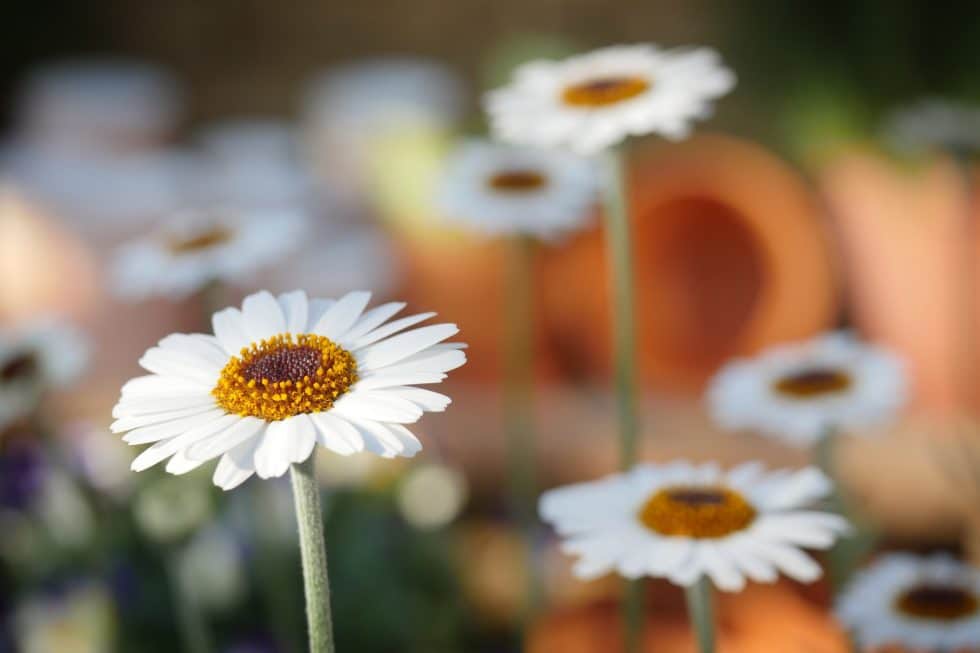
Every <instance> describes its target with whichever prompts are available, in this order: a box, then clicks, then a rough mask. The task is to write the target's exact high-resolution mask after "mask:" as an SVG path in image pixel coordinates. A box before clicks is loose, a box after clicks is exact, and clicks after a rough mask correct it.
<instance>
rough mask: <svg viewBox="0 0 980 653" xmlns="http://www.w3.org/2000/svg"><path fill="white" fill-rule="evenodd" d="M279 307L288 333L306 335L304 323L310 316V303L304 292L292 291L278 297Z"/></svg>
mask: <svg viewBox="0 0 980 653" xmlns="http://www.w3.org/2000/svg"><path fill="white" fill-rule="evenodd" d="M279 307H280V308H282V313H283V316H284V317H285V319H286V331H287V332H288V333H292V334H297V333H306V322H307V320H308V319H309V314H310V302H309V300H308V299H307V298H306V292H304V291H302V290H294V291H293V292H287V293H283V294H281V295H279Z"/></svg>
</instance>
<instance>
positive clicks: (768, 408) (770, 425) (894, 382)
mask: <svg viewBox="0 0 980 653" xmlns="http://www.w3.org/2000/svg"><path fill="white" fill-rule="evenodd" d="M906 386H907V381H906V377H905V371H904V367H903V365H902V363H901V361H900V360H899V359H897V358H896V357H895V356H894V355H892V354H891V353H889V352H888V351H885V350H884V349H881V348H879V347H874V346H870V345H866V344H862V343H860V342H858V341H857V340H856V339H855V338H854V337H852V336H851V335H850V334H847V333H844V332H837V333H830V334H826V335H823V336H820V337H818V338H815V339H813V340H810V341H808V342H804V343H800V344H793V345H782V346H778V347H774V348H771V349H769V350H767V351H765V352H763V353H762V354H760V355H759V356H757V357H755V358H752V359H736V360H734V361H732V362H730V363H728V364H727V365H725V366H724V367H723V368H722V369H721V370H720V371H719V372H718V373H717V374H716V375H715V377H714V379H712V381H711V383H710V385H709V387H708V391H707V401H708V407H709V410H710V411H711V414H712V417H714V419H715V420H716V421H717V422H718V424H719V425H721V426H722V427H723V428H726V429H731V430H743V429H745V430H756V431H759V432H761V433H764V434H766V435H770V436H773V437H777V438H781V439H783V440H785V441H787V442H789V443H791V444H795V445H798V446H807V445H810V444H812V443H814V442H816V441H818V440H820V439H821V438H823V437H824V436H826V435H828V433H829V432H830V431H831V430H837V429H850V428H867V427H870V426H873V425H875V424H877V423H881V422H885V421H887V420H889V419H891V418H892V417H893V416H894V415H895V414H896V413H897V412H898V410H899V409H900V408H901V407H902V405H903V403H904V402H905V398H906V392H907V387H906Z"/></svg>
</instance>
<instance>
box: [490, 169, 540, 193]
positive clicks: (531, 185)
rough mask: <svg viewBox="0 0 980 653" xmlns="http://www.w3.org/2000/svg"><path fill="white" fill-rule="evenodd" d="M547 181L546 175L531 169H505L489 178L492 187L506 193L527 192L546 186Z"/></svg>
mask: <svg viewBox="0 0 980 653" xmlns="http://www.w3.org/2000/svg"><path fill="white" fill-rule="evenodd" d="M547 183H548V180H547V179H546V178H545V176H544V175H542V174H541V173H540V172H538V171H536V170H531V169H521V170H504V171H501V172H498V173H496V174H494V175H493V176H491V177H490V179H488V180H487V185H488V186H490V188H492V189H493V190H496V191H501V192H504V193H526V192H529V191H533V190H538V189H539V188H544V186H545V185H546V184H547Z"/></svg>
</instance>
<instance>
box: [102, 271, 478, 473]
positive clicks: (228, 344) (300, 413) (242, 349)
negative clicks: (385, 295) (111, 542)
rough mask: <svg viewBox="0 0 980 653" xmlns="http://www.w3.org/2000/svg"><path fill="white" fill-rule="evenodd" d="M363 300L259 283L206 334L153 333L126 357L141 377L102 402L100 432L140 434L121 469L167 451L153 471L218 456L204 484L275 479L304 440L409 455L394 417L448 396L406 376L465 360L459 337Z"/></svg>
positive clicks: (307, 449)
mask: <svg viewBox="0 0 980 653" xmlns="http://www.w3.org/2000/svg"><path fill="white" fill-rule="evenodd" d="M370 298H371V293H369V292H351V293H347V294H346V295H344V296H343V297H341V298H339V299H337V300H333V299H312V300H310V299H308V298H307V296H306V293H305V292H303V291H301V290H297V291H294V292H290V293H285V294H283V295H280V296H279V297H274V296H273V295H271V294H270V293H268V292H265V291H262V292H258V293H255V294H253V295H249V296H248V297H246V298H245V300H244V302H243V303H242V308H241V310H239V309H237V308H234V307H232V308H226V309H224V310H222V311H219V312H217V313H215V314H214V317H213V323H214V330H215V335H213V336H211V335H204V334H180V333H178V334H172V335H170V336H167V337H166V338H164V339H163V340H161V341H160V343H159V345H158V346H157V347H153V348H151V349H150V350H148V351H147V352H146V354H145V355H144V356H143V358H141V359H140V365H142V366H143V367H144V368H145V369H146V370H147V371H149V372H151V374H149V375H147V376H141V377H137V378H135V379H132V380H131V381H129V382H128V383H126V384H125V385H124V386H123V388H122V396H121V398H120V400H119V402H118V403H117V404H116V406H115V408H114V409H113V411H112V414H113V417H115V418H117V419H116V421H115V422H114V423H113V424H112V427H111V428H112V430H113V432H114V433H121V432H126V436H125V437H124V438H123V439H124V440H125V441H126V442H129V443H130V444H149V443H153V445H152V446H151V447H149V448H148V449H146V450H145V451H144V452H143V453H141V454H140V455H139V456H138V457H137V458H136V460H134V461H133V469H134V470H137V471H141V470H144V469H147V468H149V467H151V466H153V465H156V464H157V463H159V462H162V461H164V460H167V459H169V461H168V463H167V471H169V472H171V473H173V474H182V473H186V472H188V471H190V470H192V469H195V468H197V467H199V466H200V465H203V464H204V463H206V462H208V461H209V460H213V459H215V458H220V462H219V463H218V466H217V468H216V469H215V472H214V482H215V484H216V485H218V486H219V487H221V488H223V489H226V490H229V489H231V488H234V487H237V486H238V485H240V484H242V483H244V482H245V481H246V480H247V479H248V478H250V477H251V476H252V475H253V474H256V473H257V474H258V475H259V477H261V478H274V477H279V476H282V475H283V474H285V473H286V471H287V470H288V469H289V466H290V464H291V463H298V462H302V461H304V460H306V459H307V458H308V457H309V456H310V455H311V454H312V453H313V451H314V449H315V447H316V445H317V443H319V444H320V445H321V446H323V447H325V448H327V449H329V450H331V451H333V452H336V453H338V454H340V455H345V456H346V455H350V454H352V453H355V452H357V451H365V450H367V451H371V452H373V453H375V454H377V455H380V456H382V457H386V458H393V457H396V456H402V457H406V458H410V457H412V456H414V455H415V454H416V453H418V451H420V450H421V448H422V444H421V443H420V442H419V441H418V439H417V438H416V437H415V436H414V435H413V434H412V433H411V431H409V430H408V428H406V427H405V424H411V423H414V422H416V421H418V419H419V418H421V417H422V415H423V414H424V413H425V412H440V411H443V410H445V409H446V407H447V406H448V405H449V403H450V401H451V400H450V398H449V397H447V396H445V395H442V394H439V393H437V392H433V391H432V390H427V389H423V388H419V387H415V386H416V384H432V383H438V382H440V381H442V380H443V379H445V378H446V373H447V372H448V371H449V370H452V369H455V368H457V367H459V366H460V365H462V364H463V363H465V362H466V355H465V353H464V352H463V351H462V350H463V348H464V347H465V345H463V344H462V343H453V342H444V341H445V340H447V339H448V338H451V337H452V336H453V335H455V334H456V333H457V332H458V331H459V329H458V327H457V326H456V325H455V324H435V325H429V326H422V327H418V328H410V327H413V326H414V325H416V324H418V323H420V322H423V321H425V320H428V319H430V318H431V317H433V316H434V315H435V314H434V313H421V314H418V315H411V316H408V317H404V318H401V319H398V320H394V321H389V320H390V319H391V318H392V317H393V316H394V315H396V314H397V313H398V312H399V311H400V310H402V309H403V308H404V307H405V304H404V303H399V302H391V303H387V304H382V305H380V306H377V307H375V308H373V309H370V310H365V309H366V308H367V304H368V302H369V301H370Z"/></svg>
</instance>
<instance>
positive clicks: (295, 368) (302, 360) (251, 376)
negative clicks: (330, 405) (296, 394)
mask: <svg viewBox="0 0 980 653" xmlns="http://www.w3.org/2000/svg"><path fill="white" fill-rule="evenodd" d="M322 362H323V354H322V353H321V352H320V350H319V349H316V348H314V347H293V348H291V349H287V348H284V349H274V350H272V351H270V352H269V353H267V354H264V355H260V356H258V357H257V358H255V359H253V360H252V361H250V362H249V363H247V364H246V365H244V366H243V367H242V376H244V377H245V378H246V379H247V380H249V381H261V380H262V379H267V380H268V381H269V382H270V383H282V382H283V381H293V382H296V381H302V380H303V378H304V377H311V378H312V377H315V376H316V371H317V369H319V368H320V366H321V364H322Z"/></svg>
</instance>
